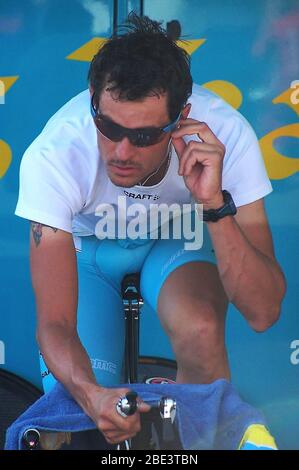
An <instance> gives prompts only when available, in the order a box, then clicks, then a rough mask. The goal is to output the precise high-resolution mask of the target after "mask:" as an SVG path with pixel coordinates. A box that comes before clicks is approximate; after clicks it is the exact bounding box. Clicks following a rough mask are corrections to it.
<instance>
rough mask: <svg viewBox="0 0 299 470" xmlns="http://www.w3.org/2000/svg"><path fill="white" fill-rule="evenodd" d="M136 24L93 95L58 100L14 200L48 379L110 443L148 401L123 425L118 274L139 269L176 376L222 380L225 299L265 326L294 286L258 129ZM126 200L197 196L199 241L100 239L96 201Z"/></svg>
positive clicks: (98, 63) (106, 58)
mask: <svg viewBox="0 0 299 470" xmlns="http://www.w3.org/2000/svg"><path fill="white" fill-rule="evenodd" d="M129 20H130V21H129V28H128V29H127V31H126V32H125V33H124V34H122V35H121V34H119V35H118V36H115V37H114V38H112V39H111V40H109V41H108V42H107V43H106V44H105V45H104V47H103V48H102V49H101V50H100V51H99V52H98V53H97V54H96V56H95V57H94V59H93V61H92V63H91V66H90V71H89V92H83V93H81V94H79V95H78V96H76V97H75V98H73V99H72V100H71V101H70V102H68V103H67V104H66V105H65V106H63V107H62V108H61V109H60V110H59V111H58V112H57V113H56V114H55V115H54V116H53V117H52V118H51V119H50V121H49V122H48V123H47V125H46V126H45V128H44V130H43V131H42V133H41V134H40V135H39V136H38V137H37V139H36V140H35V141H34V142H33V143H32V144H31V146H30V147H29V149H28V150H27V151H26V153H25V155H24V158H23V160H22V165H21V186H20V195H19V201H18V206H17V209H16V214H17V215H19V216H22V217H25V218H27V219H29V220H31V221H34V222H32V223H31V241H30V256H31V271H32V281H33V287H34V290H35V295H36V303H37V314H38V327H37V338H38V342H39V346H40V350H41V353H42V355H43V359H44V361H45V363H46V364H47V368H48V370H46V371H45V372H44V373H43V376H44V383H45V388H46V390H47V389H49V388H50V387H52V386H53V383H54V381H55V379H54V378H53V376H54V377H55V378H56V379H57V380H59V381H60V382H62V383H63V384H64V385H65V387H66V388H67V389H68V390H69V391H70V393H71V394H72V395H73V397H74V398H75V399H76V401H77V402H78V403H79V404H80V405H81V406H82V408H83V409H84V410H85V412H86V413H87V414H88V415H89V416H90V417H91V418H92V419H93V420H94V421H95V423H96V424H97V426H98V428H99V429H100V430H101V431H102V432H103V433H104V435H105V438H106V440H107V441H108V442H109V443H116V442H120V441H123V440H125V439H128V438H130V437H132V436H134V435H135V434H136V432H137V431H138V429H139V426H140V424H139V418H140V417H139V413H140V412H146V411H147V410H148V406H147V405H146V404H144V403H140V404H139V408H138V413H136V414H135V415H133V416H130V417H128V418H127V419H124V418H123V417H121V416H120V415H119V414H118V413H117V412H116V409H115V405H116V403H117V401H118V400H119V397H120V396H122V395H124V394H125V392H126V391H127V390H125V389H109V388H107V386H109V385H111V384H117V383H120V380H121V363H122V357H123V349H124V344H123V336H124V325H123V315H122V308H121V299H120V295H119V290H120V281H121V279H122V277H123V275H124V274H126V273H129V272H135V271H140V272H141V290H142V294H143V297H144V298H145V300H146V301H147V302H148V303H149V305H150V306H151V307H152V308H154V309H155V310H156V311H157V314H158V315H159V319H160V321H161V323H162V326H163V328H164V330H165V331H166V333H167V335H168V336H169V338H170V340H171V343H172V346H173V349H174V352H175V355H176V360H177V363H178V374H177V381H178V382H181V383H209V382H212V381H214V380H216V379H218V378H220V377H225V378H229V366H228V362H227V354H226V349H225V343H224V324H225V312H226V309H227V304H228V301H230V302H232V303H233V304H234V305H235V306H236V307H237V308H238V309H239V311H240V313H241V314H242V315H243V316H244V317H245V319H246V320H247V321H248V323H249V325H250V326H251V327H252V328H253V329H254V330H256V331H264V330H266V329H267V328H269V327H270V326H271V325H272V324H273V323H274V322H275V321H276V320H277V319H278V317H279V311H280V305H281V302H282V299H283V296H284V292H285V282H284V277H283V274H282V272H281V270H280V268H279V266H278V264H277V262H276V260H275V256H274V251H273V244H272V239H271V234H270V229H269V226H268V222H267V218H266V215H265V211H264V205H263V197H264V196H266V195H267V194H268V193H269V192H270V191H271V185H270V182H269V180H268V178H267V175H266V172H265V168H264V165H263V160H262V157H261V154H260V151H259V147H258V143H257V140H256V137H255V135H254V133H253V131H252V129H251V128H250V126H249V125H248V123H247V121H246V120H245V119H244V118H243V117H242V116H241V115H240V114H239V113H238V112H237V111H235V110H234V109H233V108H231V107H230V106H229V105H227V104H226V103H224V102H223V101H222V100H221V99H220V98H218V97H217V96H215V95H213V94H212V93H210V92H208V91H207V90H204V89H202V88H201V87H198V86H196V85H195V86H194V87H193V90H192V78H191V75H190V68H189V66H190V64H189V57H188V56H187V54H186V53H185V52H184V51H183V50H182V49H180V48H178V47H177V46H176V44H175V43H174V42H173V41H172V40H170V39H169V38H168V37H167V35H166V33H165V32H164V31H163V30H162V29H161V28H160V27H159V25H158V24H157V23H155V22H153V21H151V20H149V19H148V18H146V17H145V18H138V17H137V16H136V15H131V16H130V18H129ZM119 197H125V198H126V203H127V204H128V206H129V209H130V207H132V206H133V204H134V203H135V202H136V201H137V202H139V204H141V205H142V207H143V208H144V210H145V212H146V213H148V212H149V210H150V204H153V203H155V201H158V202H159V203H165V204H167V205H168V206H169V205H171V204H173V203H178V204H179V205H183V204H188V203H191V202H192V201H195V202H196V203H200V204H202V205H203V210H204V219H205V220H206V223H205V224H204V239H203V246H202V248H201V249H197V250H187V249H184V240H183V239H175V237H173V238H170V239H169V240H164V239H161V238H160V239H158V240H156V239H154V238H151V237H150V236H148V238H146V237H145V238H142V237H140V239H139V240H133V239H130V237H126V238H124V237H121V236H118V233H116V234H114V237H113V234H112V235H111V236H110V237H107V238H103V237H102V238H103V239H99V238H98V237H97V236H96V235H98V233H97V232H98V230H99V225H98V223H99V221H100V220H101V218H100V215H101V214H102V212H103V211H102V209H100V210H99V206H101V208H102V207H103V204H104V207H105V205H106V206H107V205H108V204H109V208H108V210H107V211H108V214H110V213H111V210H110V209H111V207H112V208H114V207H117V206H118V204H120V203H119V201H120V199H119ZM235 206H237V213H236V209H235ZM109 211H110V212H109ZM129 215H130V211H129V210H128V211H127V214H126V221H125V222H126V223H128V222H130V220H129ZM131 215H132V213H131ZM193 215H194V213H193ZM119 222H120V223H121V222H123V221H121V220H120V221H119ZM147 235H148V234H147ZM149 235H150V234H149ZM113 238H114V239H113ZM75 247H76V250H75ZM273 286H275V288H273Z"/></svg>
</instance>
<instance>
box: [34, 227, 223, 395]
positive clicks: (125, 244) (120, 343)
mask: <svg viewBox="0 0 299 470" xmlns="http://www.w3.org/2000/svg"><path fill="white" fill-rule="evenodd" d="M184 243H185V240H184V239H169V240H163V239H158V240H141V241H140V242H139V243H136V242H134V241H131V240H109V239H104V240H99V239H98V238H97V237H96V236H87V237H81V250H80V251H78V252H77V264H78V281H79V298H78V311H77V314H78V334H79V337H80V339H81V342H82V344H83V346H84V348H85V349H86V351H87V353H88V355H89V357H90V360H91V364H92V368H93V372H94V374H95V376H96V379H97V382H98V383H99V384H101V385H103V386H111V385H117V384H119V383H121V382H122V380H121V377H122V364H123V356H124V335H125V325H124V313H123V304H122V299H121V295H120V288H121V281H122V279H123V277H124V276H125V275H126V274H128V273H134V272H140V288H141V294H142V296H143V299H144V301H145V303H147V304H148V305H149V306H150V307H152V309H153V310H155V311H157V304H158V297H159V292H160V289H161V287H162V285H163V283H164V281H165V280H166V279H167V277H168V276H169V274H170V273H171V272H172V271H174V270H175V269H176V268H178V267H179V266H181V265H183V264H185V263H189V262H194V261H205V262H210V263H213V264H216V259H215V255H214V250H213V246H212V243H211V240H210V237H209V234H208V230H207V228H206V225H205V224H203V245H202V247H201V248H200V249H197V250H186V249H185V245H184ZM40 360H41V372H42V377H43V386H44V390H45V392H47V391H49V390H51V389H52V388H53V386H54V385H55V378H54V377H53V375H52V374H51V372H50V371H49V370H48V369H47V366H46V364H45V363H44V361H43V358H42V357H40Z"/></svg>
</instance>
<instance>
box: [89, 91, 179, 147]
mask: <svg viewBox="0 0 299 470" xmlns="http://www.w3.org/2000/svg"><path fill="white" fill-rule="evenodd" d="M93 101H94V94H93V95H92V97H91V102H90V111H91V115H92V117H93V120H94V123H95V125H96V128H97V130H98V131H99V132H100V133H101V134H102V135H103V136H104V137H106V138H107V139H109V140H112V142H120V141H121V140H122V139H123V138H124V137H127V138H128V139H129V141H130V142H131V144H132V145H134V146H135V147H148V146H149V145H154V144H157V143H158V142H160V141H161V140H162V139H163V137H164V136H165V133H167V132H171V131H172V130H173V129H174V128H175V127H176V125H177V123H178V122H179V120H180V117H181V113H179V115H178V117H177V118H176V120H175V121H173V122H171V123H170V124H168V125H167V126H165V127H143V128H140V129H129V128H127V127H123V126H120V125H119V124H116V123H115V122H113V121H111V120H110V119H108V118H107V117H105V116H102V115H101V113H99V112H98V109H96V107H95V105H94V102H93Z"/></svg>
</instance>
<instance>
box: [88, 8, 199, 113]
mask: <svg viewBox="0 0 299 470" xmlns="http://www.w3.org/2000/svg"><path fill="white" fill-rule="evenodd" d="M88 80H89V84H90V86H91V87H92V88H93V90H94V92H95V98H96V101H98V100H99V97H100V95H101V93H102V91H103V89H104V87H106V90H108V91H111V92H113V93H114V92H115V93H117V98H118V99H121V100H130V101H134V100H138V99H142V98H145V97H147V96H155V95H156V96H159V95H160V94H161V93H165V92H166V93H167V97H168V114H169V117H170V119H171V120H174V119H175V118H176V117H177V115H178V114H179V112H180V111H181V109H182V108H183V106H184V105H185V104H186V102H187V100H188V98H189V96H190V95H191V93H192V77H191V73H190V57H189V55H188V53H187V52H186V51H185V50H184V49H182V48H180V47H178V46H177V44H176V43H175V41H174V40H173V39H171V38H170V37H169V36H168V35H167V32H166V31H165V30H164V29H163V28H162V27H161V23H159V22H157V21H154V20H151V19H150V18H148V17H147V16H142V17H140V16H138V15H136V13H134V12H132V13H130V14H129V16H128V18H127V21H126V23H125V24H124V25H122V26H120V27H118V29H117V31H116V32H115V34H114V35H113V36H112V37H111V38H110V39H109V40H108V41H107V42H106V43H105V44H104V45H103V46H102V47H101V48H100V49H99V51H98V52H97V54H96V55H95V56H94V58H93V60H92V62H91V64H90V68H89V72H88Z"/></svg>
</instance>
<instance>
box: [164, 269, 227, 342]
mask: <svg viewBox="0 0 299 470" xmlns="http://www.w3.org/2000/svg"><path fill="white" fill-rule="evenodd" d="M227 305H228V299H227V296H226V294H225V291H224V288H223V285H222V283H221V280H220V277H219V274H218V270H217V267H216V266H215V265H214V264H212V263H210V262H203V261H193V262H188V263H186V264H183V265H181V266H179V267H177V268H176V269H175V270H174V271H172V272H171V273H170V274H169V276H168V277H167V279H166V280H165V282H164V283H163V285H162V287H161V289H160V292H159V297H158V306H157V311H158V314H159V318H160V321H161V322H162V324H163V326H164V329H165V330H166V332H167V333H168V334H169V335H170V336H172V335H177V334H182V335H183V333H184V332H186V333H188V334H190V338H191V336H192V333H193V332H194V333H195V332H198V331H199V332H202V333H203V334H205V332H206V334H207V335H210V337H211V338H212V337H214V336H215V338H220V336H221V337H222V336H223V339H224V324H225V314H226V310H227Z"/></svg>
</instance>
